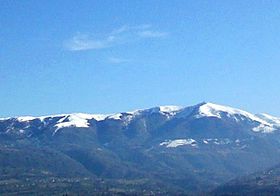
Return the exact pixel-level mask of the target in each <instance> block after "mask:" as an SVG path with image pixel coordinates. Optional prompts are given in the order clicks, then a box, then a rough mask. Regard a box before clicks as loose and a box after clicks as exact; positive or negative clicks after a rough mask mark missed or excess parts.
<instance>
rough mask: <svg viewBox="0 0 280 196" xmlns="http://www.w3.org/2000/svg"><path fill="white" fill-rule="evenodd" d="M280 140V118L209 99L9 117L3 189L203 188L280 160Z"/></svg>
mask: <svg viewBox="0 0 280 196" xmlns="http://www.w3.org/2000/svg"><path fill="white" fill-rule="evenodd" d="M279 147H280V118H277V117H273V116H270V115H268V114H257V115H254V114H251V113H249V112H246V111H242V110H240V109H235V108H231V107H227V106H222V105H217V104H213V103H205V102H203V103H200V104H197V105H194V106H189V107H178V106H159V107H154V108H150V109H143V110H136V111H133V112H123V113H117V114H109V115H101V114H83V113H73V114H61V115H49V116H42V117H31V116H25V117H11V118H2V119H0V152H1V153H0V171H1V175H0V176H1V177H0V193H2V194H6V193H8V192H11V191H14V192H15V194H16V193H21V192H24V193H30V194H32V193H34V191H35V192H36V190H40V191H41V192H42V191H45V192H44V193H46V194H50V193H53V194H55V193H61V191H62V190H64V191H65V193H68V192H69V193H85V194H87V193H88V194H90V193H96V192H98V193H100V192H104V193H131V194H143V193H144V194H157V193H158V194H160V193H162V194H164V193H203V192H208V191H210V190H212V189H214V188H216V187H217V186H219V185H221V184H223V183H225V182H227V181H228V180H230V179H234V178H236V177H237V176H240V175H245V174H248V173H251V172H255V171H258V170H261V169H265V168H268V167H271V166H272V165H274V164H276V163H277V162H280V156H279V155H280V152H279ZM32 191H33V192H32Z"/></svg>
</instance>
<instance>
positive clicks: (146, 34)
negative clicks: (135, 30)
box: [139, 30, 168, 38]
mask: <svg viewBox="0 0 280 196" xmlns="http://www.w3.org/2000/svg"><path fill="white" fill-rule="evenodd" d="M167 35H168V33H166V32H160V31H151V30H147V31H142V32H139V36H141V37H145V38H162V37H166V36H167Z"/></svg>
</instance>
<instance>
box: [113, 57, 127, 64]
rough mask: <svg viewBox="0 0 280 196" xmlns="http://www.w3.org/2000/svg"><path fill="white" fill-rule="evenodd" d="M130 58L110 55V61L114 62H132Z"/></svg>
mask: <svg viewBox="0 0 280 196" xmlns="http://www.w3.org/2000/svg"><path fill="white" fill-rule="evenodd" d="M130 61H131V60H130V59H125V58H119V57H110V58H108V62H109V63H112V64H122V63H128V62H130Z"/></svg>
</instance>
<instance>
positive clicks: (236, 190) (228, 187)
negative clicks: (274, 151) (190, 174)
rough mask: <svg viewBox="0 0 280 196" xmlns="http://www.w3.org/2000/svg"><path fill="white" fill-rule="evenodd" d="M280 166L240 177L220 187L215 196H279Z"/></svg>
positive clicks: (215, 191)
mask: <svg viewBox="0 0 280 196" xmlns="http://www.w3.org/2000/svg"><path fill="white" fill-rule="evenodd" d="M279 176H280V164H278V165H276V166H274V167H271V168H269V169H267V170H264V171H259V172H254V173H252V174H249V175H245V176H242V177H238V178H236V179H234V180H231V181H230V182H227V183H225V184H224V185H221V186H219V187H218V188H216V189H215V190H214V191H212V194H214V195H279V194H280V186H279V185H280V178H279Z"/></svg>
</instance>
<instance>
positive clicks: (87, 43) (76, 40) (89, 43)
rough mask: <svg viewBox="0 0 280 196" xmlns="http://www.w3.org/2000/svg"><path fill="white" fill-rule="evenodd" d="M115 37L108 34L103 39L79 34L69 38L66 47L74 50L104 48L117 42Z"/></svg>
mask: <svg viewBox="0 0 280 196" xmlns="http://www.w3.org/2000/svg"><path fill="white" fill-rule="evenodd" d="M114 39H115V38H114V36H108V37H107V38H104V39H103V40H95V39H92V38H91V37H90V36H89V35H87V34H79V35H75V36H74V37H73V38H72V39H70V40H67V41H66V42H65V47H66V48H67V49H68V50H72V51H79V50H93V49H103V48H108V47H111V46H112V45H113V44H114V42H115V40H114Z"/></svg>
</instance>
